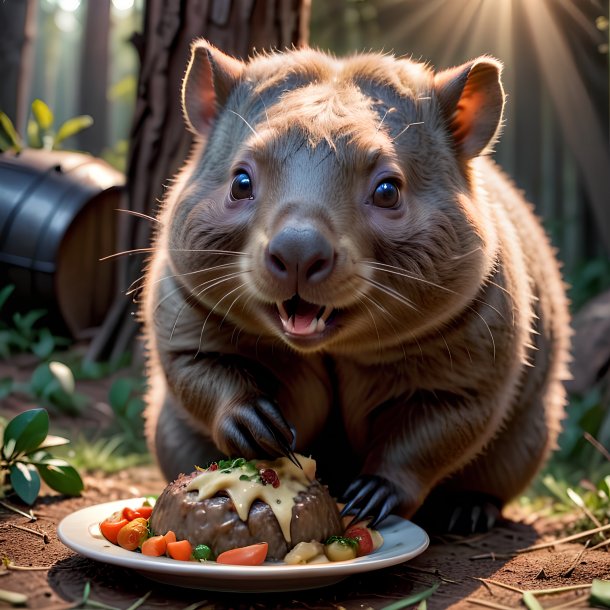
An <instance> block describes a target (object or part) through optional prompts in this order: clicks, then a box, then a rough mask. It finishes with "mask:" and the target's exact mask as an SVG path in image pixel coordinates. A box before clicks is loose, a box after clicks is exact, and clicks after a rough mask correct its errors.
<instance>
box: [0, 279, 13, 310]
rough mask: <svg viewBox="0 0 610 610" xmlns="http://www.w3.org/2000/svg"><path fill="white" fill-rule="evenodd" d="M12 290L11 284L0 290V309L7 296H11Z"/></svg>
mask: <svg viewBox="0 0 610 610" xmlns="http://www.w3.org/2000/svg"><path fill="white" fill-rule="evenodd" d="M14 290H15V286H14V285H13V284H9V285H8V286H5V287H4V288H3V289H2V290H0V309H2V308H3V307H4V305H5V304H6V302H7V300H8V298H9V297H10V296H11V294H13V291H14Z"/></svg>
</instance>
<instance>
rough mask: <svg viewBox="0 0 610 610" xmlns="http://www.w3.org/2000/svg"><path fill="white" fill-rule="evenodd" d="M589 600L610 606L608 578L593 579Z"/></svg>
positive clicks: (609, 583) (609, 582) (609, 581)
mask: <svg viewBox="0 0 610 610" xmlns="http://www.w3.org/2000/svg"><path fill="white" fill-rule="evenodd" d="M590 601H591V603H593V604H600V605H602V606H606V607H608V608H610V580H600V579H599V578H594V579H593V583H592V584H591V597H590Z"/></svg>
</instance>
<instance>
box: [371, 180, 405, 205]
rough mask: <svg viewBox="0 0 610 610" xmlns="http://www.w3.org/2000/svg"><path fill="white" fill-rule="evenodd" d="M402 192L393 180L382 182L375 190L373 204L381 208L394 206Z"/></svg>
mask: <svg viewBox="0 0 610 610" xmlns="http://www.w3.org/2000/svg"><path fill="white" fill-rule="evenodd" d="M399 197H400V192H399V190H398V186H397V185H396V183H395V182H393V181H392V180H384V181H383V182H380V183H379V184H378V185H377V186H376V188H375V191H374V192H373V204H374V205H376V206H379V207H380V208H393V207H394V206H395V205H396V204H397V203H398V198H399Z"/></svg>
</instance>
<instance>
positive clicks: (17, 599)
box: [0, 589, 28, 606]
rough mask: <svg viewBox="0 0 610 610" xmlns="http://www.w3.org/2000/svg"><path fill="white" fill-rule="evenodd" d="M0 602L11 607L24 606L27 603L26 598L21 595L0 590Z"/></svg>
mask: <svg viewBox="0 0 610 610" xmlns="http://www.w3.org/2000/svg"><path fill="white" fill-rule="evenodd" d="M0 602H6V603H7V604H10V605H11V606H25V604H27V602H28V596H27V595H24V594H23V593H16V592H15V591H7V590H6V589H0Z"/></svg>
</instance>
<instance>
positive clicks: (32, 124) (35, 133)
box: [0, 99, 93, 152]
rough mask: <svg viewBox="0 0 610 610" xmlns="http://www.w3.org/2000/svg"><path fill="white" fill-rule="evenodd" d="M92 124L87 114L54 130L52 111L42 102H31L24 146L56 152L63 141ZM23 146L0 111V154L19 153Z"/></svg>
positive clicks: (4, 114)
mask: <svg viewBox="0 0 610 610" xmlns="http://www.w3.org/2000/svg"><path fill="white" fill-rule="evenodd" d="M92 124H93V119H92V118H91V117H90V116H89V115H87V114H82V115H79V116H75V117H73V118H71V119H68V120H67V121H65V122H64V123H62V124H61V125H60V126H59V127H58V128H57V129H55V116H54V114H53V111H52V110H51V109H50V108H49V107H48V106H47V104H45V103H44V102H43V101H42V100H39V99H36V100H34V101H33V102H32V116H31V117H30V119H29V121H28V124H27V138H26V140H27V142H26V144H27V146H29V147H30V148H45V149H46V150H58V149H60V148H61V147H62V146H61V145H62V143H63V142H64V140H66V139H67V138H70V137H71V136H74V135H76V134H77V133H79V132H81V131H82V130H83V129H86V128H87V127H90V126H91V125H92ZM24 146H25V144H24V142H23V140H22V138H21V137H20V136H19V134H18V133H17V130H16V129H15V126H14V125H13V123H12V121H11V119H10V118H9V117H8V115H7V114H6V113H4V112H2V111H0V152H4V151H7V150H13V151H15V152H20V151H21V150H22V149H23V148H24Z"/></svg>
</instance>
